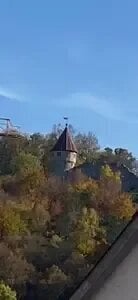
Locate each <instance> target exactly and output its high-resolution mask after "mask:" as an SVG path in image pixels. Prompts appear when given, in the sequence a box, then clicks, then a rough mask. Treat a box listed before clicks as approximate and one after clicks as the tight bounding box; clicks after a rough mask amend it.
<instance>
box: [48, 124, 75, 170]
mask: <svg viewBox="0 0 138 300" xmlns="http://www.w3.org/2000/svg"><path fill="white" fill-rule="evenodd" d="M51 158H52V162H53V171H54V174H55V175H57V176H64V174H65V172H67V171H69V170H71V169H73V168H74V167H75V165H76V160H77V148H76V146H75V143H74V141H73V138H72V136H71V133H70V132H69V128H68V125H67V124H66V127H65V129H64V131H63V132H62V134H61V136H60V137H59V139H58V141H57V143H56V144H55V146H54V147H53V149H52V150H51Z"/></svg>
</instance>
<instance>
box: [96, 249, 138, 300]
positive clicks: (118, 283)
mask: <svg viewBox="0 0 138 300" xmlns="http://www.w3.org/2000/svg"><path fill="white" fill-rule="evenodd" d="M91 300H138V245H136V246H135V247H134V248H133V249H132V251H131V252H130V253H129V255H128V256H127V257H126V258H125V259H124V261H123V262H122V263H121V264H120V265H119V266H118V267H117V269H116V270H115V271H114V273H113V274H112V275H111V277H109V279H108V280H107V282H105V283H104V284H103V286H102V288H101V289H100V290H99V291H98V293H97V295H96V296H92V298H91Z"/></svg>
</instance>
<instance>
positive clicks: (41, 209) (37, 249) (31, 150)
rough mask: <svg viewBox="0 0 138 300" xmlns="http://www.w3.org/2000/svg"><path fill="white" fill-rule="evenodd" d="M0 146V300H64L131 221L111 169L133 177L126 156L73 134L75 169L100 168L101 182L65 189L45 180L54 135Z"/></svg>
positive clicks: (130, 203)
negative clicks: (119, 167) (122, 167)
mask: <svg viewBox="0 0 138 300" xmlns="http://www.w3.org/2000/svg"><path fill="white" fill-rule="evenodd" d="M61 130H62V128H61V126H60V125H58V126H54V128H53V130H52V132H51V133H50V134H46V135H41V134H39V133H35V134H33V135H31V136H27V135H26V136H20V137H18V138H9V137H4V138H1V140H0V280H1V283H0V299H3V300H8V299H9V300H15V299H21V300H25V299H26V300H31V299H39V300H41V299H42V300H43V299H47V300H48V299H49V300H52V299H69V296H70V295H71V293H72V292H73V291H74V289H75V288H76V287H77V285H78V284H79V283H80V282H81V281H82V280H83V278H84V277H85V276H86V275H87V273H88V272H89V271H90V270H91V269H92V268H93V266H94V265H95V263H96V262H97V260H98V259H99V258H100V256H101V255H102V254H103V253H104V251H106V250H107V248H108V247H109V245H110V244H111V243H112V241H113V240H114V239H115V238H116V236H117V235H118V234H119V232H120V231H121V230H122V229H123V228H124V226H125V225H126V223H127V222H128V221H129V219H130V218H131V216H132V215H133V213H134V211H135V208H134V199H133V198H132V196H131V194H129V193H124V192H123V191H122V190H121V180H120V174H119V172H116V173H114V172H113V171H112V170H111V169H110V167H109V165H110V163H111V162H117V163H118V164H122V163H123V164H125V165H126V166H127V167H128V168H129V169H131V170H132V169H134V162H135V158H134V157H133V155H132V154H131V153H129V152H128V151H127V150H126V149H121V148H117V149H115V150H112V149H111V148H106V149H104V151H103V150H101V149H100V146H99V143H98V140H97V138H96V137H95V136H94V135H93V134H92V133H91V132H90V133H88V134H81V133H76V132H75V131H74V129H73V128H72V127H71V126H70V130H71V132H72V134H73V136H74V141H75V143H76V146H77V149H78V152H79V153H78V160H77V164H78V165H80V164H82V163H84V162H92V161H96V160H98V161H99V160H100V161H105V162H106V165H105V166H104V167H102V169H101V176H100V179H99V180H97V181H95V180H93V179H90V178H87V177H86V176H84V175H83V174H79V177H78V180H76V181H74V182H72V183H69V182H66V181H64V182H63V180H62V181H61V180H60V178H56V177H55V176H54V175H53V174H51V172H50V163H51V161H50V149H51V148H52V146H53V145H54V144H55V142H56V140H57V138H58V137H59V135H60V133H61Z"/></svg>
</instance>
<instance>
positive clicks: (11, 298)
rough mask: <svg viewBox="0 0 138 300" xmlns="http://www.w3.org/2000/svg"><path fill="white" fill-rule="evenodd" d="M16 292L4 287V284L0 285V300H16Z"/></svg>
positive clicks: (6, 286)
mask: <svg viewBox="0 0 138 300" xmlns="http://www.w3.org/2000/svg"><path fill="white" fill-rule="evenodd" d="M16 299H17V298H16V292H15V291H12V289H11V288H10V287H9V286H8V285H5V284H4V282H1V283H0V300H16Z"/></svg>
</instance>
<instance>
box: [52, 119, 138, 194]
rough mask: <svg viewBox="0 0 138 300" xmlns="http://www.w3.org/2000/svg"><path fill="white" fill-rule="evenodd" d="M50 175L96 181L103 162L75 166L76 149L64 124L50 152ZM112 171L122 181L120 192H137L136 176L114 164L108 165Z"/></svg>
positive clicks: (137, 178) (73, 179)
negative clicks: (83, 177)
mask: <svg viewBox="0 0 138 300" xmlns="http://www.w3.org/2000/svg"><path fill="white" fill-rule="evenodd" d="M51 160H52V173H53V174H55V175H56V176H60V177H64V178H66V179H68V180H69V181H73V182H74V181H76V178H78V177H79V174H83V175H84V176H87V177H89V178H93V179H95V180H98V179H99V178H100V174H101V168H102V166H104V165H105V163H104V162H100V161H97V162H93V163H92V162H91V163H87V162H86V163H83V164H81V165H79V166H76V160H77V148H76V146H75V143H74V141H73V138H72V136H71V133H70V131H69V128H68V125H67V124H66V127H65V129H64V130H63V132H62V134H61V136H60V137H59V139H58V140H57V142H56V144H55V146H54V147H53V149H52V150H51ZM109 166H110V168H111V169H112V170H113V171H119V172H120V176H121V181H122V190H123V191H125V192H129V191H131V192H136V191H137V192H138V176H136V175H135V174H134V173H133V172H131V171H130V170H129V169H128V168H127V167H126V166H124V165H123V164H122V165H120V166H118V165H117V164H116V163H110V164H109Z"/></svg>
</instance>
